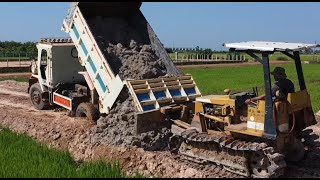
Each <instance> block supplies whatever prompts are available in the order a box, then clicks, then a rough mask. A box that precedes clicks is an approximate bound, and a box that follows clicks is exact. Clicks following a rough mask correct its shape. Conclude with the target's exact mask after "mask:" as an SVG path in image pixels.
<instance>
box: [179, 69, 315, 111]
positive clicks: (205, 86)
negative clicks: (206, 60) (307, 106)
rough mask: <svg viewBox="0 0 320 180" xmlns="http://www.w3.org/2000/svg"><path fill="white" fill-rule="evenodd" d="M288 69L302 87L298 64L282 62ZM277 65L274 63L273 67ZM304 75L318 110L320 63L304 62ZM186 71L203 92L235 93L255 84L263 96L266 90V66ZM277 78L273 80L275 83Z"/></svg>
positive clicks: (249, 89) (293, 78) (290, 77)
mask: <svg viewBox="0 0 320 180" xmlns="http://www.w3.org/2000/svg"><path fill="white" fill-rule="evenodd" d="M278 66H281V67H284V68H285V69H286V73H287V76H288V78H289V79H290V80H292V81H293V83H294V84H295V90H296V91H297V90H299V81H298V78H297V75H296V70H295V66H294V64H285V65H278ZM274 67H275V65H271V66H270V68H271V70H273V69H274ZM302 68H303V71H304V78H305V81H306V86H307V88H308V92H309V93H310V95H311V98H312V105H313V109H314V111H315V112H317V111H319V110H320V91H319V87H320V74H319V69H320V64H303V65H302ZM184 72H185V73H190V74H192V76H193V78H194V79H195V81H196V83H197V85H198V87H199V89H200V91H201V93H202V94H203V95H208V94H224V92H223V90H224V89H230V90H231V91H232V92H237V91H252V87H256V86H257V87H258V90H259V95H261V94H263V93H264V81H263V69H262V66H261V65H260V66H247V67H218V68H208V69H185V70H184ZM273 83H274V80H273V79H272V84H273Z"/></svg>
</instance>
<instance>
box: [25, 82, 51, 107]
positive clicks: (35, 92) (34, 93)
mask: <svg viewBox="0 0 320 180" xmlns="http://www.w3.org/2000/svg"><path fill="white" fill-rule="evenodd" d="M29 95H30V100H31V103H32V105H33V107H35V108H36V109H38V110H43V109H48V108H49V106H50V105H49V102H48V101H46V100H45V99H44V98H43V97H42V91H41V88H40V84H39V83H34V84H32V86H31V87H30V91H29Z"/></svg>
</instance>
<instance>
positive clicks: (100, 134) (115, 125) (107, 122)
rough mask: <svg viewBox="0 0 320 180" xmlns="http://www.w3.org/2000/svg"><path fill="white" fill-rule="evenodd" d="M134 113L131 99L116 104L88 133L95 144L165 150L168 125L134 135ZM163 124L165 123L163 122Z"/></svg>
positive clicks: (168, 133)
mask: <svg viewBox="0 0 320 180" xmlns="http://www.w3.org/2000/svg"><path fill="white" fill-rule="evenodd" d="M136 118H137V117H136V112H135V107H134V105H133V102H132V98H131V97H129V98H127V99H126V100H125V101H124V102H120V100H119V101H118V102H117V104H116V107H115V108H114V109H113V110H111V112H110V114H108V115H107V116H106V117H100V119H99V120H98V121H97V126H95V127H93V128H92V129H91V130H90V131H89V132H88V133H89V134H91V135H92V137H93V138H92V140H93V141H94V142H95V143H101V144H111V145H118V146H126V145H133V146H137V147H142V148H144V149H146V150H165V149H167V148H168V142H169V138H170V136H171V135H172V134H171V132H170V129H169V128H170V124H169V123H168V124H167V125H166V126H164V127H163V128H160V129H159V130H155V131H150V132H147V133H142V134H140V135H136V133H135V123H136ZM164 123H165V122H164Z"/></svg>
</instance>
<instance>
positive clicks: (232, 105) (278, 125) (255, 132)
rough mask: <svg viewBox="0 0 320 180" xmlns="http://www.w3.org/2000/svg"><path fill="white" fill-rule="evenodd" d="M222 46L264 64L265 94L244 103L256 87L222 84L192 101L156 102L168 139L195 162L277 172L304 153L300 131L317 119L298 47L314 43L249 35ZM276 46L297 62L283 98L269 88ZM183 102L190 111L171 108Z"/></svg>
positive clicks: (254, 173) (251, 173)
mask: <svg viewBox="0 0 320 180" xmlns="http://www.w3.org/2000/svg"><path fill="white" fill-rule="evenodd" d="M224 46H225V47H228V48H230V51H231V52H242V53H247V54H248V55H250V56H251V57H253V58H254V59H255V60H256V61H258V62H260V63H261V64H262V66H263V73H264V88H265V89H264V90H265V98H264V99H261V100H257V101H256V102H251V103H248V104H247V103H246V100H247V99H250V98H254V97H257V96H258V92H257V88H253V91H252V92H235V93H231V91H230V90H229V89H226V90H225V91H224V93H225V94H223V95H207V96H201V97H197V98H196V99H195V101H194V104H190V105H176V106H174V107H171V108H160V111H161V112H163V113H164V114H166V116H165V117H166V118H167V119H170V120H171V121H173V124H172V127H171V130H172V133H173V134H174V137H173V138H172V142H171V144H172V145H173V146H174V147H175V148H176V149H177V152H178V154H179V155H181V157H183V158H184V159H188V160H191V161H195V162H197V163H215V164H218V165H221V166H223V168H225V169H226V170H228V171H231V172H233V173H236V174H239V175H242V176H246V177H263V178H270V177H279V176H281V175H283V174H284V172H285V169H286V167H287V163H288V162H298V161H300V160H302V159H303V158H304V156H305V153H306V151H305V146H304V144H303V143H302V141H301V140H302V131H303V129H305V128H306V127H308V126H311V125H314V124H316V120H315V116H314V112H313V109H312V105H311V98H310V95H309V93H308V90H307V87H306V83H305V80H304V75H303V70H302V65H301V60H300V53H299V51H300V50H301V49H303V48H312V47H317V46H318V45H314V44H299V43H281V42H263V41H252V42H242V43H226V44H224ZM275 52H281V53H283V54H285V55H286V56H288V57H290V58H292V59H293V60H294V63H295V68H296V72H297V76H298V80H299V90H298V91H296V92H293V93H288V95H287V98H285V97H284V96H283V93H282V92H281V91H277V93H276V95H275V96H272V93H271V78H270V60H269V56H270V55H271V54H274V53H275ZM259 55H260V56H259ZM261 57H262V58H261ZM181 106H186V108H184V109H188V111H171V110H172V109H177V107H181ZM168 109H169V110H168ZM178 109H179V108H178ZM180 109H181V108H180ZM179 118H180V119H179ZM283 127H287V128H283Z"/></svg>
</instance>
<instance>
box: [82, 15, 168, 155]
mask: <svg viewBox="0 0 320 180" xmlns="http://www.w3.org/2000/svg"><path fill="white" fill-rule="evenodd" d="M87 23H88V25H89V27H90V30H91V32H92V33H93V35H94V37H95V39H96V41H97V43H98V45H99V48H100V49H101V50H102V52H103V53H104V56H105V58H106V59H107V61H108V63H109V65H110V67H111V68H112V70H113V72H114V74H118V75H119V76H120V78H121V79H122V80H125V79H135V80H139V79H148V78H158V77H161V76H166V75H167V69H166V66H165V64H164V63H163V61H162V59H161V58H159V57H158V56H157V55H156V52H155V50H154V49H152V46H151V43H150V40H148V39H147V38H146V37H148V34H146V33H148V32H147V31H141V30H137V29H136V28H138V27H137V26H136V25H135V24H133V23H132V22H130V20H129V19H123V18H116V17H93V18H87ZM134 23H138V22H134ZM124 94H125V96H126V97H127V98H126V99H124V100H118V101H117V103H116V104H115V105H114V108H113V109H112V110H111V112H110V114H108V115H107V116H106V117H100V119H99V120H98V121H97V126H95V127H93V128H92V129H91V130H90V131H89V132H88V136H89V134H90V136H92V138H91V141H92V142H94V143H98V144H99V143H101V144H109V145H118V146H126V145H133V146H137V147H142V148H144V149H146V150H163V149H166V148H168V142H169V137H170V136H171V135H172V134H171V132H170V124H168V125H165V126H164V127H163V128H160V129H158V130H155V131H150V132H147V133H143V134H140V135H136V130H135V125H136V121H137V117H136V108H135V106H134V104H133V101H132V98H131V97H130V95H129V93H128V91H125V92H124Z"/></svg>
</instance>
